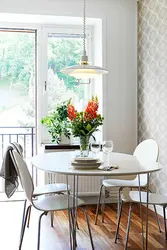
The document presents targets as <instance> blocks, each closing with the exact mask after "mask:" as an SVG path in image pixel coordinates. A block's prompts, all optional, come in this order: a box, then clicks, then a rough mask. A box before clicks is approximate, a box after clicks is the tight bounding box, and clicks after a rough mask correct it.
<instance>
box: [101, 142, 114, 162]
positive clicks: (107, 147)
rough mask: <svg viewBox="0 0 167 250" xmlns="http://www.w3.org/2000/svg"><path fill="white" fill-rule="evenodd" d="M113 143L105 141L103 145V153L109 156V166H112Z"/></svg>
mask: <svg viewBox="0 0 167 250" xmlns="http://www.w3.org/2000/svg"><path fill="white" fill-rule="evenodd" d="M113 147H114V144H113V141H104V142H103V144H102V149H103V152H104V153H105V154H106V155H107V165H108V166H109V165H110V153H111V152H112V151H113Z"/></svg>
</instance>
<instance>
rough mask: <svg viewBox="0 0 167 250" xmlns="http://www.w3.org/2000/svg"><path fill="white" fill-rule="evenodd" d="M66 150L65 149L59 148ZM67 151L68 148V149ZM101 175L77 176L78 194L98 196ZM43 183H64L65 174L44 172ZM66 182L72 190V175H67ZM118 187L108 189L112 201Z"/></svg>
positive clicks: (114, 198)
mask: <svg viewBox="0 0 167 250" xmlns="http://www.w3.org/2000/svg"><path fill="white" fill-rule="evenodd" d="M56 151H60V150H55V149H54V150H45V151H44V152H45V153H50V152H56ZM61 151H67V150H61ZM68 151H69V149H68ZM102 179H103V177H99V176H79V182H78V184H79V185H78V192H79V196H85V197H86V196H98V195H99V192H100V185H101V182H102ZM45 183H46V184H48V183H66V176H65V175H61V174H48V173H46V174H45ZM68 184H69V186H70V188H71V190H72V188H73V177H72V176H69V177H68ZM117 193H118V188H112V189H110V190H109V193H108V194H109V196H110V197H111V198H110V199H111V200H112V202H116V200H117Z"/></svg>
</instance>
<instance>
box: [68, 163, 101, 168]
mask: <svg viewBox="0 0 167 250" xmlns="http://www.w3.org/2000/svg"><path fill="white" fill-rule="evenodd" d="M71 164H72V166H73V168H75V169H97V168H98V167H100V166H101V164H102V162H101V161H97V162H84V163H83V162H82V163H79V162H76V161H72V162H71Z"/></svg>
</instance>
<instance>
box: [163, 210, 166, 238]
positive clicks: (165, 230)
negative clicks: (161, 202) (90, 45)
mask: <svg viewBox="0 0 167 250" xmlns="http://www.w3.org/2000/svg"><path fill="white" fill-rule="evenodd" d="M165 209H166V207H165V206H163V213H164V228H165V239H166V240H167V229H166V211H165Z"/></svg>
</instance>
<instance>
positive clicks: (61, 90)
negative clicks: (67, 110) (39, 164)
mask: <svg viewBox="0 0 167 250" xmlns="http://www.w3.org/2000/svg"><path fill="white" fill-rule="evenodd" d="M90 37H91V31H88V32H87V39H86V46H87V52H88V53H89V59H90V58H91V55H90V45H91V44H90ZM82 38H83V35H82V30H80V29H72V30H70V29H63V28H60V29H47V28H44V29H43V45H42V46H43V53H42V55H43V59H42V68H43V70H44V74H43V83H44V86H43V88H42V89H41V91H42V96H43V98H42V110H41V115H42V116H41V117H44V116H45V115H47V114H48V113H49V112H51V111H53V110H54V109H55V107H56V105H57V104H58V103H61V102H63V101H68V100H69V99H70V98H72V103H73V104H74V105H75V107H76V108H77V110H82V109H83V108H84V106H85V104H86V103H87V101H88V100H89V98H90V96H91V94H92V93H91V92H92V91H91V89H92V87H91V85H89V84H88V85H87V84H78V82H77V80H76V79H75V78H74V77H71V76H68V75H65V74H63V73H61V72H60V70H61V69H62V68H64V67H66V66H71V65H75V64H79V62H80V58H81V55H82V53H83V52H82V47H83V44H82V43H83V39H82ZM41 131H42V136H41V142H44V143H45V142H49V141H50V136H49V134H48V132H47V130H46V129H45V128H41Z"/></svg>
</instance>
